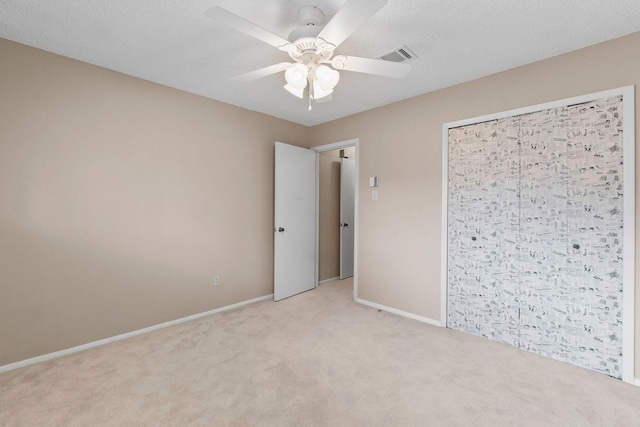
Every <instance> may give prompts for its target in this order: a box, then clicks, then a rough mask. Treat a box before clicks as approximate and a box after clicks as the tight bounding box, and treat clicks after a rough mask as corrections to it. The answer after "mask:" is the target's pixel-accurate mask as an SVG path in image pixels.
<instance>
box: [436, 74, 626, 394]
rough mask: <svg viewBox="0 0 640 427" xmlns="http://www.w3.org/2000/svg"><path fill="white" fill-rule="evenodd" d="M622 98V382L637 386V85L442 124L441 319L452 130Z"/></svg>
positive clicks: (443, 320)
mask: <svg viewBox="0 0 640 427" xmlns="http://www.w3.org/2000/svg"><path fill="white" fill-rule="evenodd" d="M619 95H622V97H623V100H622V102H623V107H622V108H623V115H624V141H623V145H624V149H623V156H624V217H623V221H624V237H623V239H624V242H623V245H624V254H623V259H624V266H623V290H622V292H623V301H622V304H623V307H622V313H623V320H622V322H623V323H622V326H623V331H622V360H623V364H622V380H623V381H624V382H627V383H630V384H633V383H634V381H635V382H636V385H637V381H638V380H637V379H635V380H634V378H635V372H634V368H635V366H634V365H635V220H636V218H635V119H636V115H635V86H633V85H631V86H625V87H621V88H617V89H611V90H605V91H602V92H595V93H590V94H586V95H581V96H576V97H573V98H566V99H560V100H557V101H551V102H546V103H544V104H538V105H532V106H528V107H523V108H517V109H515V110H509V111H503V112H499V113H494V114H488V115H485V116H479V117H473V118H469V119H464V120H458V121H455V122H449V123H444V124H443V125H442V153H443V154H442V224H441V225H442V237H441V238H442V242H441V245H442V249H441V250H442V254H441V269H440V271H441V273H440V274H441V275H442V277H441V281H440V282H441V287H440V295H441V308H440V320H441V323H442V325H443V326H446V315H447V313H446V311H447V291H448V286H447V276H448V273H447V271H448V269H447V256H448V254H447V252H448V248H447V244H448V240H449V239H448V235H447V228H448V221H447V220H446V219H447V215H448V208H447V205H448V203H447V202H448V187H449V186H448V182H449V177H448V161H447V160H448V159H447V156H448V152H449V149H448V146H449V141H448V139H449V138H448V135H449V129H451V128H456V127H460V126H465V125H469V124H474V123H482V122H486V121H490V120H498V119H502V118H506V117H512V116H519V115H523V114H528V113H533V112H536V111H542V110H546V109H551V108H556V107H562V106H565V105H573V104H580V103H584V102H590V101H595V100H598V99H602V98H608V97H612V96H619Z"/></svg>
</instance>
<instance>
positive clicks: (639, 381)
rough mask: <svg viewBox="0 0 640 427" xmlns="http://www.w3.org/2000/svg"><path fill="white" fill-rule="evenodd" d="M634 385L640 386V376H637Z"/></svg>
mask: <svg viewBox="0 0 640 427" xmlns="http://www.w3.org/2000/svg"><path fill="white" fill-rule="evenodd" d="M633 385H635V386H638V387H640V378H636V379H635V381H634V382H633Z"/></svg>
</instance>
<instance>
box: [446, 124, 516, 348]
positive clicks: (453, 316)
mask: <svg viewBox="0 0 640 427" xmlns="http://www.w3.org/2000/svg"><path fill="white" fill-rule="evenodd" d="M515 132H516V130H515V129H514V130H512V133H513V134H514V135H508V134H507V132H498V131H497V122H496V121H490V122H484V123H479V124H476V125H473V126H466V127H464V128H459V129H451V130H450V136H449V138H450V139H449V140H450V145H449V158H450V159H451V161H450V165H451V168H450V170H449V188H450V191H449V201H448V203H449V217H448V221H449V242H448V245H449V254H448V256H449V263H448V266H449V267H448V268H449V293H448V304H449V306H448V311H447V312H448V319H447V324H448V326H449V327H451V328H454V329H460V330H463V331H465V332H469V333H472V334H475V335H481V336H484V337H487V338H490V339H492V340H495V341H498V342H508V343H510V344H513V345H515V343H514V341H515V340H517V329H516V326H517V311H516V310H517V307H516V306H515V304H513V303H512V302H509V300H508V298H507V297H506V296H505V294H506V293H508V292H509V290H508V289H505V284H507V285H509V283H510V281H511V280H512V279H513V277H512V275H513V272H514V265H515V258H516V252H515V246H516V236H515V235H512V233H513V230H514V229H517V218H514V217H513V216H512V215H511V213H510V208H511V207H512V206H513V203H514V200H517V199H514V198H513V197H514V194H515V193H516V192H517V177H515V179H514V177H513V176H512V175H513V173H514V170H515V171H516V172H517V162H516V163H514V162H513V161H512V160H511V159H510V158H509V156H508V155H505V154H508V152H509V151H510V150H516V151H517V143H516V140H515V139H516V138H515ZM510 136H512V137H513V140H510V139H509V137H510ZM505 253H511V254H513V255H514V257H513V258H512V259H510V258H509V257H505V256H504V254H505ZM511 295H512V296H513V297H515V295H513V292H511Z"/></svg>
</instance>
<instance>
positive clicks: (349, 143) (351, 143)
mask: <svg viewBox="0 0 640 427" xmlns="http://www.w3.org/2000/svg"><path fill="white" fill-rule="evenodd" d="M351 147H355V148H356V189H355V200H354V204H355V207H354V221H353V300H354V301H357V300H358V212H359V204H360V202H359V200H360V197H359V188H360V182H359V181H360V180H359V179H358V178H359V171H360V139H358V138H355V139H348V140H346V141H340V142H334V143H332V144H326V145H319V146H317V147H311V149H312V150H313V151H315V152H316V153H322V152H325V151H333V150H339V149H342V148H351ZM318 162H319V156H317V155H316V209H317V213H316V246H318V245H319V239H320V220H319V218H320V210H319V209H320V201H319V198H320V177H319V170H320V168H319V166H318V165H317V163H318ZM319 254H320V248H319V247H318V248H316V287H317V286H318V257H319Z"/></svg>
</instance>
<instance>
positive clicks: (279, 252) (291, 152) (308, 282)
mask: <svg viewBox="0 0 640 427" xmlns="http://www.w3.org/2000/svg"><path fill="white" fill-rule="evenodd" d="M274 206H275V208H274V209H275V210H274V221H275V223H274V234H275V236H274V286H273V287H274V289H273V294H274V300H276V301H279V300H281V299H283V298H288V297H290V296H292V295H296V294H299V293H301V292H304V291H308V290H310V289H313V288H314V287H315V285H316V280H315V279H316V153H315V151H311V150H307V149H306V148H300V147H295V146H293V145H288V144H283V143H282V142H276V157H275V202H274Z"/></svg>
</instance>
